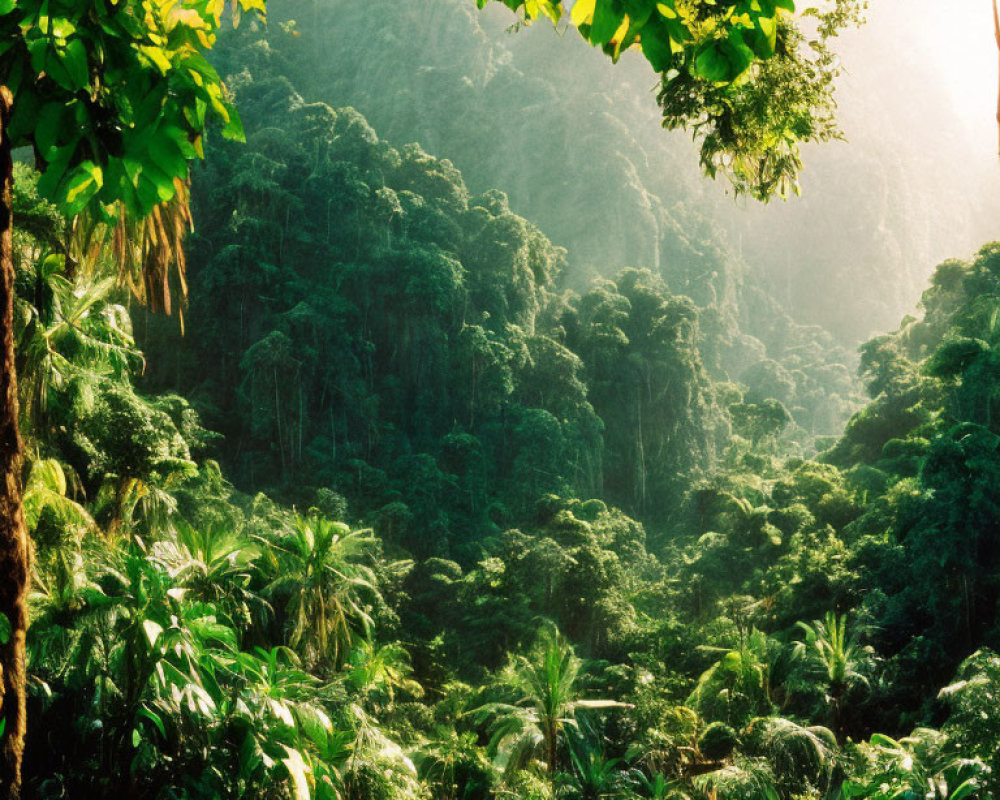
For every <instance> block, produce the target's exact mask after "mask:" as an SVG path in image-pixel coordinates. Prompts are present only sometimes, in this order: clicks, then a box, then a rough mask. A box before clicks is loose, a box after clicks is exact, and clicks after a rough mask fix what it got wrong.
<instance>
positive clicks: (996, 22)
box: [993, 0, 1000, 152]
mask: <svg viewBox="0 0 1000 800" xmlns="http://www.w3.org/2000/svg"><path fill="white" fill-rule="evenodd" d="M993 35H994V37H996V40H997V50H998V51H1000V15H998V14H997V0H993ZM997 130H998V132H1000V83H998V86H997ZM998 152H1000V151H998Z"/></svg>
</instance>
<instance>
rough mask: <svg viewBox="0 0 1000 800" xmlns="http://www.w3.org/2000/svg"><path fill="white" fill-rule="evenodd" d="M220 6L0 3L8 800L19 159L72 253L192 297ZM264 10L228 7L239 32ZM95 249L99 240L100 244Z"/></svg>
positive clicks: (15, 751)
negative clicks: (114, 263)
mask: <svg viewBox="0 0 1000 800" xmlns="http://www.w3.org/2000/svg"><path fill="white" fill-rule="evenodd" d="M225 5H226V4H225V3H223V2H210V1H209V0H186V2H183V3H168V2H155V3H148V2H140V0H122V1H121V2H118V3H114V4H104V3H74V2H71V0H17V2H15V0H2V2H0V74H2V75H4V76H5V81H6V84H7V85H6V87H4V88H3V89H2V91H0V126H2V127H0V180H2V185H0V314H2V316H0V344H2V346H3V353H2V358H3V364H4V375H3V378H2V383H0V393H2V396H3V399H2V402H0V469H2V471H3V475H2V479H0V517H2V522H0V614H3V615H4V616H5V617H6V618H7V620H8V621H9V623H10V625H9V627H10V629H11V634H10V636H9V637H7V639H8V640H7V642H6V644H4V645H3V646H2V647H0V669H2V672H3V680H2V686H0V689H2V696H0V702H2V706H0V713H2V717H0V726H2V728H0V730H2V736H3V740H2V748H0V792H3V793H4V796H6V797H8V798H18V797H20V794H21V757H22V753H23V749H24V733H25V672H24V660H25V631H26V629H27V612H26V607H25V598H26V593H27V586H28V576H29V572H30V570H29V557H28V542H27V532H26V530H25V527H24V518H23V512H22V507H21V487H20V482H21V476H20V469H21V441H20V436H19V431H18V403H17V377H16V374H15V368H14V364H15V362H14V338H13V284H14V266H13V259H12V236H11V191H12V182H13V172H12V164H11V152H12V150H13V149H14V148H17V147H30V148H31V149H32V151H33V152H34V155H35V160H36V162H37V164H38V166H39V168H40V169H41V170H42V178H41V180H40V182H39V190H40V192H41V194H42V195H44V196H45V197H46V198H48V199H50V200H52V201H53V202H55V204H56V205H57V206H58V207H59V208H60V210H61V211H63V212H64V213H65V214H66V215H67V217H69V218H72V219H75V224H74V226H73V230H72V231H69V232H67V233H68V234H75V236H73V237H72V238H73V240H74V242H75V245H76V247H75V248H74V252H73V255H74V256H75V257H77V258H81V257H84V256H85V255H86V254H87V253H88V252H93V251H92V249H91V247H90V245H91V244H92V243H93V242H94V241H95V239H94V237H93V236H92V235H91V234H93V233H94V232H98V233H100V232H103V233H104V234H110V233H111V232H113V236H109V237H108V238H112V240H113V243H114V249H115V252H116V254H117V255H118V257H119V263H120V264H121V267H122V274H121V277H122V278H124V279H126V280H127V281H128V282H129V283H131V285H132V286H133V288H134V289H135V290H136V292H137V294H139V295H140V296H141V298H142V299H146V300H148V301H149V302H150V304H151V305H152V306H153V307H154V308H162V309H164V310H168V311H169V309H170V299H169V298H170V293H171V280H170V272H169V270H170V268H171V265H173V264H176V265H177V266H178V275H179V278H180V280H179V284H180V286H181V287H183V263H184V262H183V254H182V252H181V250H180V246H181V241H182V238H183V235H184V232H185V229H186V227H187V225H188V224H189V222H190V215H189V213H188V211H187V191H186V181H187V178H188V163H187V162H188V159H191V158H194V157H196V156H198V155H200V154H201V153H202V137H203V135H204V131H205V128H206V125H207V123H208V122H209V121H210V120H213V119H215V120H219V121H221V122H222V124H223V125H224V126H225V127H224V129H223V133H224V135H227V136H229V137H232V138H241V137H242V127H241V125H240V122H239V117H238V115H237V114H236V111H235V109H234V108H233V107H232V105H231V104H230V103H229V102H228V100H227V99H226V94H225V87H224V86H223V84H222V81H221V79H220V78H219V75H218V74H217V73H216V71H215V70H214V69H213V68H212V66H211V65H210V64H209V63H208V62H207V61H206V60H205V57H204V55H203V53H204V51H206V50H208V49H209V48H211V47H212V45H213V44H214V42H215V37H216V33H217V31H218V30H219V28H220V27H221V25H222V17H223V13H224V12H225ZM254 10H256V11H259V12H263V10H264V0H233V2H232V4H231V12H232V16H233V19H234V21H237V20H238V18H239V15H240V14H241V13H242V12H244V11H254ZM99 240H100V239H99V238H98V241H99Z"/></svg>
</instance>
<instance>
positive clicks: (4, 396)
mask: <svg viewBox="0 0 1000 800" xmlns="http://www.w3.org/2000/svg"><path fill="white" fill-rule="evenodd" d="M12 102H13V98H12V97H11V94H10V92H9V91H8V89H7V88H6V87H0V181H2V183H0V273H2V274H0V314H2V315H3V317H2V322H0V337H2V346H3V374H2V375H0V469H2V471H3V475H2V478H0V613H3V614H4V615H6V617H7V619H8V620H9V621H10V628H11V635H10V639H9V641H8V642H7V643H6V644H3V645H0V670H2V673H3V674H2V679H0V692H2V694H0V715H2V717H0V719H2V720H3V726H4V729H3V739H2V742H0V798H5V799H6V800H18V798H20V797H21V756H22V754H23V753H24V733H25V633H26V631H27V628H28V609H27V594H28V532H27V529H26V528H25V525H24V511H23V509H22V507H21V435H20V432H19V430H18V407H17V375H16V374H15V371H14V262H13V253H12V247H13V242H12V231H11V184H12V182H13V168H12V163H11V148H10V140H9V139H8V138H7V121H8V119H9V118H10V107H11V103H12Z"/></svg>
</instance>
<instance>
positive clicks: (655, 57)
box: [639, 17, 673, 72]
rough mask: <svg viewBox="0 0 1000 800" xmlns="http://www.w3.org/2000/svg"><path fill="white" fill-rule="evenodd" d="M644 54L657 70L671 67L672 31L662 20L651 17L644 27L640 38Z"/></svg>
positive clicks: (664, 70) (663, 70) (660, 70)
mask: <svg viewBox="0 0 1000 800" xmlns="http://www.w3.org/2000/svg"><path fill="white" fill-rule="evenodd" d="M639 46H640V47H642V54H643V55H644V56H645V57H646V60H647V61H649V63H650V64H651V65H652V67H653V69H655V70H656V71H657V72H666V71H667V70H668V69H669V68H670V61H671V59H672V58H673V50H672V48H671V47H670V33H669V32H668V31H667V28H666V26H664V25H663V24H662V23H661V22H660V20H658V19H656V18H655V17H653V18H651V19H650V20H649V21H648V22H647V23H646V25H645V26H644V27H643V29H642V34H641V36H640V38H639Z"/></svg>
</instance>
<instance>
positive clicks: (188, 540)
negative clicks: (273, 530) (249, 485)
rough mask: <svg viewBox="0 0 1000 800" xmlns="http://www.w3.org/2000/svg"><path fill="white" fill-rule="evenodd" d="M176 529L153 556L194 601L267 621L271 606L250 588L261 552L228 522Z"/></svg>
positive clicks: (248, 619) (235, 616) (181, 524)
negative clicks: (255, 565)
mask: <svg viewBox="0 0 1000 800" xmlns="http://www.w3.org/2000/svg"><path fill="white" fill-rule="evenodd" d="M172 527H173V531H172V534H173V535H172V536H169V537H168V538H166V539H163V540H161V541H159V542H156V543H155V544H154V545H153V547H152V551H151V552H152V555H153V557H154V558H155V559H156V561H157V562H158V563H160V564H161V565H163V567H164V568H165V569H166V570H167V572H168V573H169V574H170V576H171V578H173V579H174V580H175V581H176V582H177V583H178V585H180V586H183V587H184V588H185V589H186V590H187V592H188V593H189V595H190V597H191V599H195V600H200V601H202V602H205V603H214V604H216V605H218V606H219V607H220V608H223V609H225V611H226V612H227V614H229V616H230V617H232V618H233V619H240V620H242V621H243V622H244V623H247V624H249V623H251V622H252V621H253V620H257V621H262V620H263V619H264V618H265V617H266V615H267V613H268V612H269V611H270V606H268V604H267V602H266V601H265V600H264V599H263V598H262V597H260V596H259V595H257V594H256V593H254V592H253V591H252V590H251V589H250V582H251V578H252V576H253V573H254V562H255V561H256V559H257V558H258V557H259V556H260V548H259V547H258V546H257V545H256V544H254V543H253V542H251V541H250V540H249V539H247V537H246V536H244V535H243V534H242V533H241V532H240V531H238V530H236V529H234V528H233V527H232V526H230V525H227V524H226V523H212V524H208V525H203V526H199V527H195V526H193V525H190V524H189V523H187V522H186V521H184V520H183V519H180V518H177V519H175V520H174V522H173V526H172Z"/></svg>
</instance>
